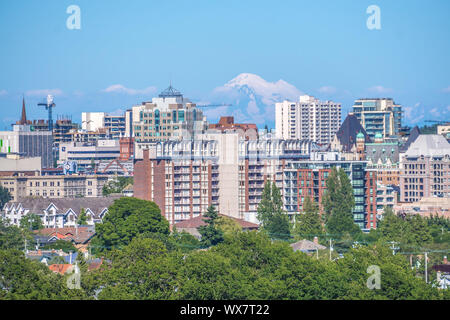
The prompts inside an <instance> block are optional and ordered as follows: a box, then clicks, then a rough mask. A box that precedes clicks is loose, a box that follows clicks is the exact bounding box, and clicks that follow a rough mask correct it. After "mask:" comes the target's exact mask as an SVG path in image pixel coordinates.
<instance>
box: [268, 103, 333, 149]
mask: <svg viewBox="0 0 450 320" xmlns="http://www.w3.org/2000/svg"><path fill="white" fill-rule="evenodd" d="M340 124H341V104H340V103H336V102H333V101H320V100H318V99H316V98H314V97H312V96H308V95H303V96H300V99H299V102H290V101H286V100H285V101H283V102H280V103H276V104H275V129H276V136H277V138H279V139H308V140H312V141H314V142H316V143H319V144H328V143H330V142H331V141H332V139H333V137H334V135H335V134H336V132H337V131H338V129H339V126H340Z"/></svg>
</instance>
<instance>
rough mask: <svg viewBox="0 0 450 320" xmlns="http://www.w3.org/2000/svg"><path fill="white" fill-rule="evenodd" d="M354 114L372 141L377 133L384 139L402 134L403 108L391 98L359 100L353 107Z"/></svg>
mask: <svg viewBox="0 0 450 320" xmlns="http://www.w3.org/2000/svg"><path fill="white" fill-rule="evenodd" d="M353 113H354V114H355V116H356V118H358V120H359V122H360V123H361V125H362V126H363V128H364V129H365V130H366V132H367V134H368V135H369V137H370V139H372V140H373V139H374V138H375V134H377V133H381V134H382V135H383V138H386V137H389V136H397V135H399V133H400V129H401V127H402V106H401V105H399V104H395V102H394V100H393V99H391V98H375V99H369V98H364V99H358V100H356V101H355V104H354V105H353Z"/></svg>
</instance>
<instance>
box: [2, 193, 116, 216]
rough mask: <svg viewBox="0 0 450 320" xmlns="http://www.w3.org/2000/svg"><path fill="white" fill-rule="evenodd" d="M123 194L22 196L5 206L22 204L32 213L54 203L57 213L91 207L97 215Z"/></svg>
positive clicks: (10, 206) (12, 206)
mask: <svg viewBox="0 0 450 320" xmlns="http://www.w3.org/2000/svg"><path fill="white" fill-rule="evenodd" d="M119 198H121V196H110V197H95V198H94V197H93V198H22V199H19V200H18V201H16V202H8V203H7V204H6V205H5V208H8V209H11V208H14V207H18V206H20V205H21V206H22V207H23V208H24V209H27V210H29V211H30V212H31V213H35V214H42V213H43V212H44V211H45V210H47V209H48V208H49V207H50V206H51V205H52V204H53V205H54V206H55V207H56V208H57V213H59V214H66V213H67V212H68V211H69V210H70V209H72V210H73V211H74V212H75V213H79V212H81V209H82V208H84V209H86V210H87V209H90V210H91V211H92V212H93V213H94V218H95V217H97V215H99V214H100V213H101V212H103V211H104V209H105V208H108V207H110V206H111V205H112V204H113V203H114V200H116V199H119Z"/></svg>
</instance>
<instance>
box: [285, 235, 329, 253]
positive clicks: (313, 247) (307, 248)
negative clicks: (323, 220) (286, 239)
mask: <svg viewBox="0 0 450 320" xmlns="http://www.w3.org/2000/svg"><path fill="white" fill-rule="evenodd" d="M290 246H291V247H292V249H293V250H294V251H301V252H304V253H314V252H317V251H318V250H325V249H326V248H327V247H325V246H322V245H321V244H319V240H318V239H317V237H314V241H309V240H306V239H303V240H300V241H298V242H295V243H292V244H291V245H290Z"/></svg>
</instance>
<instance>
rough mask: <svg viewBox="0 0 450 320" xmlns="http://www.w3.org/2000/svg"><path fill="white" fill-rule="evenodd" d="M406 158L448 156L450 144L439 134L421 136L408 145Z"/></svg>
mask: <svg viewBox="0 0 450 320" xmlns="http://www.w3.org/2000/svg"><path fill="white" fill-rule="evenodd" d="M405 155H406V156H407V157H420V156H424V157H436V156H445V155H450V144H449V143H448V141H447V140H446V139H445V138H444V136H442V135H440V134H421V135H419V137H418V138H417V139H416V140H415V141H414V142H413V143H412V144H411V145H410V147H409V148H408V150H407V151H406V153H405Z"/></svg>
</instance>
